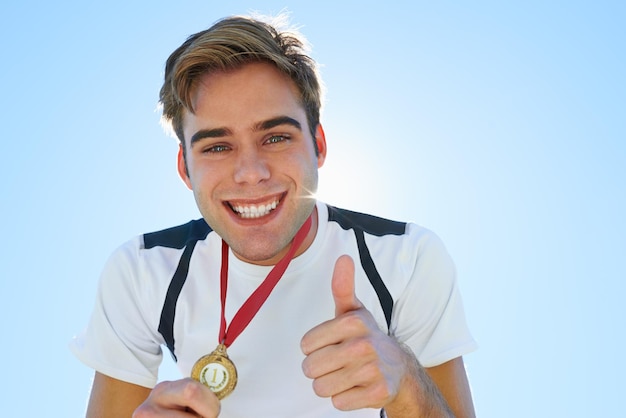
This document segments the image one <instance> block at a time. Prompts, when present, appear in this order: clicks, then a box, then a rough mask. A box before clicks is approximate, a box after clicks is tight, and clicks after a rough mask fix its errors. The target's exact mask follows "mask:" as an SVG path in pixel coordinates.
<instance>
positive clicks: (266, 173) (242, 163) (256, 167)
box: [234, 147, 270, 185]
mask: <svg viewBox="0 0 626 418" xmlns="http://www.w3.org/2000/svg"><path fill="white" fill-rule="evenodd" d="M269 177H270V169H269V166H268V164H267V161H265V159H264V158H263V157H262V155H261V154H260V153H259V152H258V150H257V149H256V148H255V147H244V148H240V149H239V150H238V151H237V157H236V162H235V171H234V180H235V182H236V183H240V184H250V185H255V184H258V183H261V182H262V181H264V180H267V179H269Z"/></svg>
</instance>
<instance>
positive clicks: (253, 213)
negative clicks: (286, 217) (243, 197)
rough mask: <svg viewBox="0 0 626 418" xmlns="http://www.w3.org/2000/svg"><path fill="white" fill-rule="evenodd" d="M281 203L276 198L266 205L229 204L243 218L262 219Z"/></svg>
mask: <svg viewBox="0 0 626 418" xmlns="http://www.w3.org/2000/svg"><path fill="white" fill-rule="evenodd" d="M279 202H280V200H279V199H278V198H275V199H274V200H272V201H271V202H268V203H265V204H255V205H251V204H242V203H231V202H229V203H228V205H229V206H230V208H231V209H232V210H233V211H234V212H235V213H236V214H237V215H239V216H240V217H241V218H244V219H255V218H261V217H263V216H267V215H269V214H270V213H271V212H272V211H273V210H274V209H276V207H277V206H278V203H279Z"/></svg>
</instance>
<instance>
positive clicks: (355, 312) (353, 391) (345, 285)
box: [301, 255, 407, 410]
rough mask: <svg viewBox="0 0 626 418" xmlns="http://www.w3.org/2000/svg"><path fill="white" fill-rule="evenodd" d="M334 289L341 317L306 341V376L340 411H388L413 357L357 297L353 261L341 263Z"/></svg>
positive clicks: (314, 331) (317, 329)
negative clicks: (386, 407)
mask: <svg viewBox="0 0 626 418" xmlns="http://www.w3.org/2000/svg"><path fill="white" fill-rule="evenodd" d="M331 290H332V294H333V298H334V301H335V318H333V319H330V320H328V321H326V322H324V323H322V324H320V325H318V326H316V327H315V328H313V329H312V330H310V331H309V332H307V333H306V335H305V336H304V337H303V338H302V342H301V348H302V351H303V353H304V354H305V355H306V358H305V360H304V362H303V364H302V369H303V371H304V374H305V375H306V376H307V377H309V378H311V379H313V390H314V391H315V393H316V394H317V395H318V396H321V397H330V398H332V401H333V405H334V406H335V407H336V408H337V409H340V410H354V409H360V408H381V407H384V406H385V405H387V404H389V403H390V402H392V401H393V400H394V399H395V398H396V396H397V395H398V392H399V390H400V385H401V382H402V380H403V377H404V375H405V373H406V370H407V353H406V352H405V351H404V350H403V349H402V348H401V347H400V345H399V344H398V343H397V342H396V341H395V340H394V339H393V338H392V337H389V336H388V335H387V334H385V333H384V332H383V331H381V330H380V328H379V327H378V324H377V323H376V321H375V320H374V318H373V316H372V314H371V313H370V312H369V311H368V310H367V309H365V307H364V306H363V304H362V303H361V301H360V300H359V299H358V298H357V297H356V294H355V286H354V262H353V261H352V258H351V257H349V256H347V255H344V256H341V257H339V259H338V260H337V262H336V264H335V269H334V272H333V277H332V285H331Z"/></svg>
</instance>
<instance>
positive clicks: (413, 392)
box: [385, 354, 476, 418]
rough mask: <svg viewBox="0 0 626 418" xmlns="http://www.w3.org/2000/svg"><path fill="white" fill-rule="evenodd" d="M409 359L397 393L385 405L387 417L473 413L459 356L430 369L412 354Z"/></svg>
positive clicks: (463, 417) (461, 417) (470, 416)
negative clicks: (423, 365)
mask: <svg viewBox="0 0 626 418" xmlns="http://www.w3.org/2000/svg"><path fill="white" fill-rule="evenodd" d="M409 361H410V365H409V367H408V368H407V372H408V373H407V375H406V376H405V377H404V378H403V379H404V381H403V383H402V384H401V386H400V389H399V391H398V394H397V396H396V397H395V399H394V400H393V401H392V402H390V403H389V404H387V405H386V406H385V412H386V414H387V416H388V417H389V418H396V417H399V418H401V417H414V416H424V417H456V418H474V417H475V416H476V415H475V412H474V405H473V402H472V395H471V392H470V388H469V382H468V380H467V375H466V373H465V367H464V365H463V358H462V357H457V358H455V359H453V360H450V361H448V362H446V363H443V364H441V365H439V366H435V367H430V368H423V367H422V366H421V365H419V363H418V362H417V360H415V358H414V356H413V355H412V354H410V355H409ZM417 414H419V415H417Z"/></svg>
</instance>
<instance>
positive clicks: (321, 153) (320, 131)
mask: <svg viewBox="0 0 626 418" xmlns="http://www.w3.org/2000/svg"><path fill="white" fill-rule="evenodd" d="M315 143H316V144H317V168H320V167H321V166H323V165H324V161H326V151H327V148H326V134H325V133H324V128H323V127H322V124H321V123H320V124H318V125H317V129H316V130H315Z"/></svg>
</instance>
